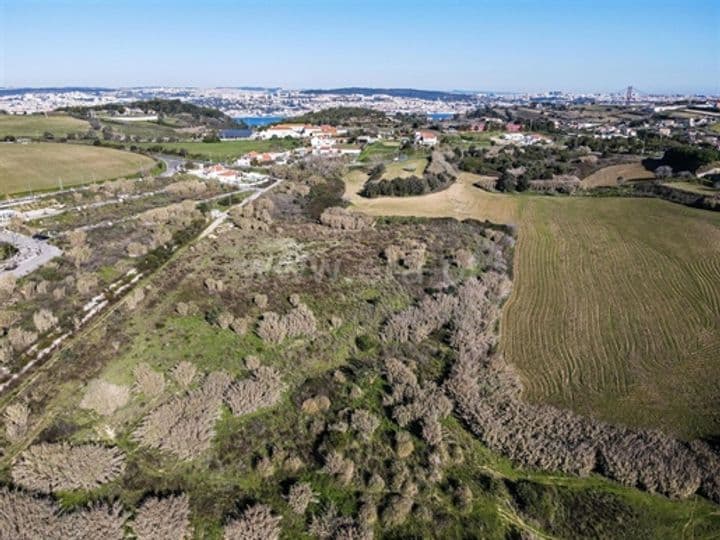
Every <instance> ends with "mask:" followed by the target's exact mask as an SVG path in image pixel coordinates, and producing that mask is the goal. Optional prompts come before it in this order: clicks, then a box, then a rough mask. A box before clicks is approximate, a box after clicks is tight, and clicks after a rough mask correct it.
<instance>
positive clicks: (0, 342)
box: [0, 339, 13, 369]
mask: <svg viewBox="0 0 720 540" xmlns="http://www.w3.org/2000/svg"><path fill="white" fill-rule="evenodd" d="M12 359H13V347H12V345H10V343H9V342H8V341H7V340H6V339H0V365H2V364H7V363H8V362H10V361H11V360H12ZM2 369H5V368H4V367H3V368H2Z"/></svg>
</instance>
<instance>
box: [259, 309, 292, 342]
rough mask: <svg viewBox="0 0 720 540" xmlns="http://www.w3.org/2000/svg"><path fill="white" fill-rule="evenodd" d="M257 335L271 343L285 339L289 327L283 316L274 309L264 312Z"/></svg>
mask: <svg viewBox="0 0 720 540" xmlns="http://www.w3.org/2000/svg"><path fill="white" fill-rule="evenodd" d="M257 335H258V336H260V338H261V339H262V340H263V341H267V342H269V343H280V342H282V341H284V340H285V338H286V337H287V329H286V328H285V322H284V320H283V318H282V317H281V316H280V315H278V314H277V313H275V312H274V311H268V312H265V313H263V315H262V319H260V321H259V322H258V326H257Z"/></svg>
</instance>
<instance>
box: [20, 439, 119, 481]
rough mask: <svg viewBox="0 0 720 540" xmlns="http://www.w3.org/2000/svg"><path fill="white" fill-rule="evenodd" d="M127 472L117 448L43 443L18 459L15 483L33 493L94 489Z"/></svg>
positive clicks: (29, 449)
mask: <svg viewBox="0 0 720 540" xmlns="http://www.w3.org/2000/svg"><path fill="white" fill-rule="evenodd" d="M124 471H125V456H124V455H123V453H122V452H121V451H120V450H119V449H118V448H114V447H105V446H99V445H94V444H84V445H80V446H71V445H70V444H68V443H67V442H61V443H40V444H36V445H34V446H31V447H30V448H28V449H27V450H25V451H24V452H23V453H22V454H20V456H18V458H16V459H15V461H14V463H13V467H12V473H11V474H12V478H13V481H14V482H15V483H16V484H18V485H20V486H22V487H24V488H26V489H29V490H32V491H40V492H43V493H52V492H55V491H65V490H71V489H95V488H96V487H98V486H100V485H102V484H105V483H107V482H111V481H112V480H115V479H116V478H118V477H119V476H120V475H122V474H123V472H124Z"/></svg>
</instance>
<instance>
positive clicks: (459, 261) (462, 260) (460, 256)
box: [453, 248, 476, 269]
mask: <svg viewBox="0 0 720 540" xmlns="http://www.w3.org/2000/svg"><path fill="white" fill-rule="evenodd" d="M453 258H454V260H455V264H456V265H457V266H458V267H459V268H464V269H468V268H472V267H474V266H475V263H476V260H475V255H473V252H472V251H470V250H469V249H465V248H461V249H458V250H457V251H456V252H455V255H454V257H453Z"/></svg>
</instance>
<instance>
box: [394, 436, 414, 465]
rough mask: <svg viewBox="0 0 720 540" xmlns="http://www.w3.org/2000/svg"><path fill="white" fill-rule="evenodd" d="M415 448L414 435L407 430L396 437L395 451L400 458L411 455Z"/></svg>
mask: <svg viewBox="0 0 720 540" xmlns="http://www.w3.org/2000/svg"><path fill="white" fill-rule="evenodd" d="M414 449H415V445H414V444H413V441H412V437H411V436H410V434H409V433H408V432H407V431H401V432H399V433H398V434H397V436H396V438H395V452H396V453H397V456H398V457H399V458H400V459H405V458H406V457H408V456H410V454H412V453H413V450H414Z"/></svg>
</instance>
